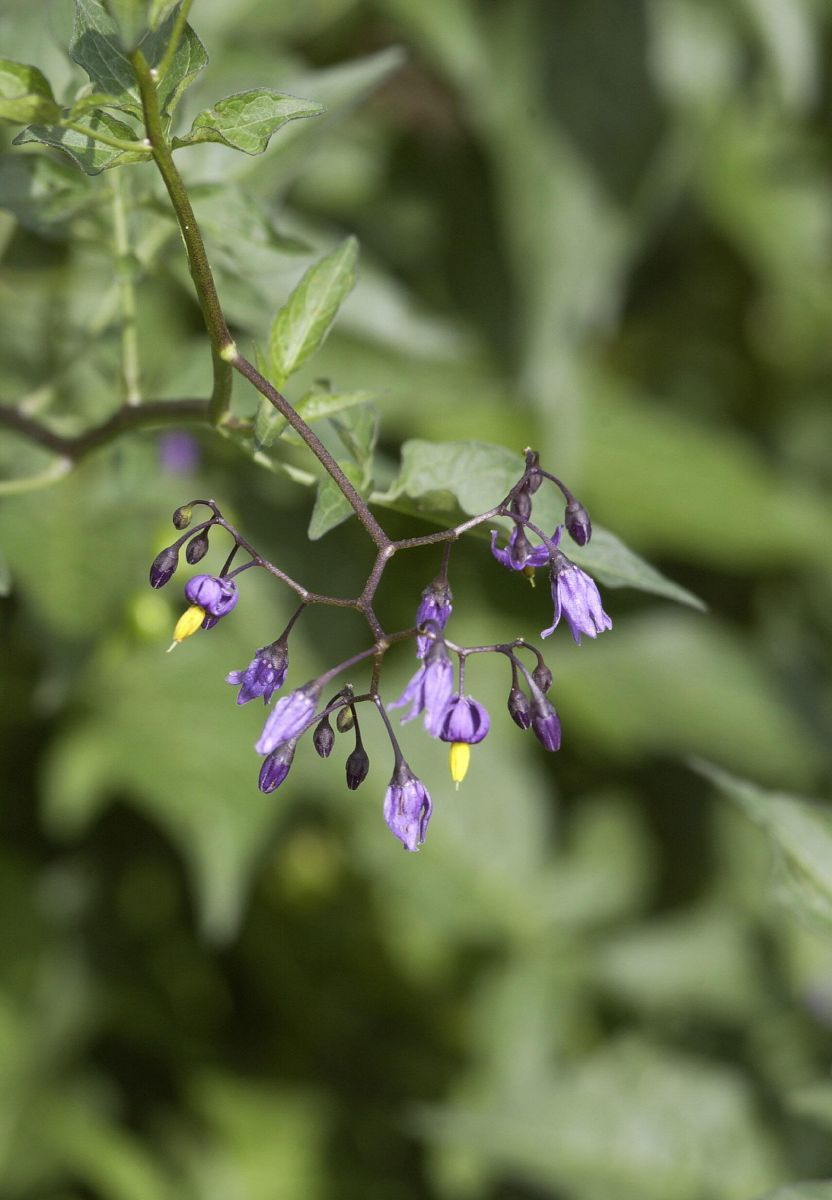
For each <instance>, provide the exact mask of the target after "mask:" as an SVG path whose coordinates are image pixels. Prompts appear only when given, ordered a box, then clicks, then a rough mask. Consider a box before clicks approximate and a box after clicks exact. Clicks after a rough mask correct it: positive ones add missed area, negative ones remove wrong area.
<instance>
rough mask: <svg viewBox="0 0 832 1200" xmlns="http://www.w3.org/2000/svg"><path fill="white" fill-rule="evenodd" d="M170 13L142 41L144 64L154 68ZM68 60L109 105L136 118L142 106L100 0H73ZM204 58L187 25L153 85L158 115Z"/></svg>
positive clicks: (164, 44)
mask: <svg viewBox="0 0 832 1200" xmlns="http://www.w3.org/2000/svg"><path fill="white" fill-rule="evenodd" d="M175 20H176V16H175V13H173V12H170V13H169V14H168V16H167V18H166V19H165V21H164V22H163V23H162V24H161V25H159V26H158V27H157V28H155V29H154V30H153V31H152V32H151V33H149V34H148V35H147V36H146V37H145V38H143V39H142V42H141V49H142V53H143V54H144V56H145V58H146V59H147V61H148V64H149V65H150V66H151V67H157V66H158V65H159V64H160V63H161V61H162V59H163V58H164V55H165V50H166V49H167V45H168V42H169V40H170V34H171V30H172V27H173V23H174V21H175ZM69 53H70V57H71V58H72V59H73V61H74V62H76V63H78V65H79V66H80V67H83V69H84V70H85V71H86V73H87V75H88V76H89V78H90V80H91V82H92V85H93V87H94V88H95V89H96V90H97V91H100V92H103V93H104V94H105V95H107V96H108V97H109V98H110V99H109V103H110V105H111V106H112V107H115V108H123V109H125V111H127V112H131V113H133V114H134V115H135V116H141V112H142V106H141V100H140V97H139V90H138V85H137V83H136V76H135V73H134V71H133V68H132V66H131V64H130V61H129V59H128V58H127V55H126V54H125V52H124V51H123V50H122V48H121V47H120V45H119V39H118V31H117V29H116V25H115V22H114V21H113V19H112V17H111V16H110V15H109V13H108V12H107V11H106V10H105V8H104V6H103V5H102V4H101V3H100V2H99V0H75V24H74V27H73V34H72V43H71V45H70V48H69ZM207 62H208V55H207V53H206V51H205V47H204V46H203V45H202V42H201V41H200V40H199V38H198V37H197V35H196V34H195V33H194V31H193V29H191V27H190V25H186V26H185V29H184V31H183V34H182V37H181V39H180V41H179V45H178V46H177V48H176V53H175V54H174V56H173V59H172V61H171V63H170V66H169V67H168V70H167V71H166V73H165V76H164V78H163V79H161V80H160V81H159V83H158V95H159V103H160V105H161V107H162V110H163V112H172V111H173V109H174V108H175V106H176V103H177V101H178V100H179V98H180V96H181V95H182V93H183V92H184V91H185V89H186V88H187V87H188V86H189V85H190V84H191V83H192V82H193V80H194V79H195V78H196V76H197V75H198V74H199V72H200V71H201V70H202V68H203V67H204V66H205V64H206V63H207Z"/></svg>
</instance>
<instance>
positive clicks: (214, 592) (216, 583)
mask: <svg viewBox="0 0 832 1200" xmlns="http://www.w3.org/2000/svg"><path fill="white" fill-rule="evenodd" d="M185 596H186V597H187V599H188V600H190V602H191V604H196V605H198V606H199V607H200V608H201V609H202V610H203V611H204V612H205V615H206V618H207V617H213V620H212V622H211V624H212V625H214V624H216V622H217V621H218V620H219V619H220V617H224V616H226V615H227V614H228V613H230V612H231V610H232V608H233V607H234V605H235V604H236V603H237V600H238V598H239V597H238V594H237V585H236V583H235V582H234V580H233V579H220V578H219V577H218V576H216V575H194V577H193V579H189V580H188V582H187V583H186V584H185ZM205 628H210V626H205Z"/></svg>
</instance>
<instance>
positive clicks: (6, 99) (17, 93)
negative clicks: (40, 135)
mask: <svg viewBox="0 0 832 1200" xmlns="http://www.w3.org/2000/svg"><path fill="white" fill-rule="evenodd" d="M60 115H61V110H60V107H59V105H58V103H57V101H56V100H55V97H54V96H53V95H52V88H51V87H50V85H49V80H48V79H47V78H46V76H45V75H43V74H42V72H40V71H39V70H38V69H37V67H30V66H27V65H26V63H18V62H12V61H11V60H10V59H8V58H0V121H9V122H11V124H13V125H26V124H28V123H29V122H30V121H56V120H57V119H58V117H59V116H60Z"/></svg>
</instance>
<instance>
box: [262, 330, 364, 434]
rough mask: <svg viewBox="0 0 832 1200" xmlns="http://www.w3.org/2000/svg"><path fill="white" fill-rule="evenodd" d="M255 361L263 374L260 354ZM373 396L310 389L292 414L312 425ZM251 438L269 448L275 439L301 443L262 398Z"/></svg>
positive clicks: (316, 388)
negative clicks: (253, 435) (279, 438)
mask: <svg viewBox="0 0 832 1200" xmlns="http://www.w3.org/2000/svg"><path fill="white" fill-rule="evenodd" d="M256 353H257V355H258V356H259V358H258V363H257V369H258V371H260V373H261V374H265V373H266V372H265V371H264V365H265V364H264V363H263V361H262V355H260V350H259V349H257V351H256ZM374 396H375V393H374V392H329V391H326V390H325V389H324V388H320V387H314V388H312V389H310V391H308V392H307V393H306V395H305V396H303V397H302V398H301V399H300V400H299V401H298V402H297V404H296V405H295V411H296V412H297V413H298V414H299V415H300V416H301V417H303V419H304V421H306V423H307V425H314V423H315V422H316V421H322V420H323V419H324V418H325V417H334V416H336V415H337V414H338V413H340V412H344V411H345V410H346V409H350V408H356V407H357V406H359V405H363V404H368V403H369V402H370V401H371V400H372V399H373V398H374ZM255 436H256V438H257V440H258V442H259V443H260V444H261V445H263V446H268V445H270V444H271V443H272V442H273V441H274V440H275V438H277V437H280V436H282V437H283V439H284V441H287V442H292V443H293V444H294V443H298V444H299V443H300V441H301V439H300V438H299V437H298V435H297V434H296V433H295V432H294V430H293V429H291V428H290V427H289V426H288V425H287V422H286V419H285V418H284V417H282V416H281V415H280V413H279V412H277V410H276V409H275V408H274V407H273V406H272V405H271V404H269V402H268V400H266V399H265V397H264V398H263V399H262V400H261V401H260V407H259V408H258V410H257V421H256V427H255Z"/></svg>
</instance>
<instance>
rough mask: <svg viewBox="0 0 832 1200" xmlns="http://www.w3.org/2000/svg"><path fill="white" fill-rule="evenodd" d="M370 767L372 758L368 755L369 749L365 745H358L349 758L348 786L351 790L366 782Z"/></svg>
mask: <svg viewBox="0 0 832 1200" xmlns="http://www.w3.org/2000/svg"><path fill="white" fill-rule="evenodd" d="M369 769H370V760H369V758H368V757H367V751H366V750H365V749H364V747H363V746H356V747H355V749H354V750H353V752H352V754H351V755H350V756H349V758H348V759H347V787H348V788H349V789H350V791H351V792H354V791H355V789H356V788H357V787H358V786H359V784H362V783H363V782H364V780H365V779H366V778H367V772H368V771H369Z"/></svg>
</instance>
